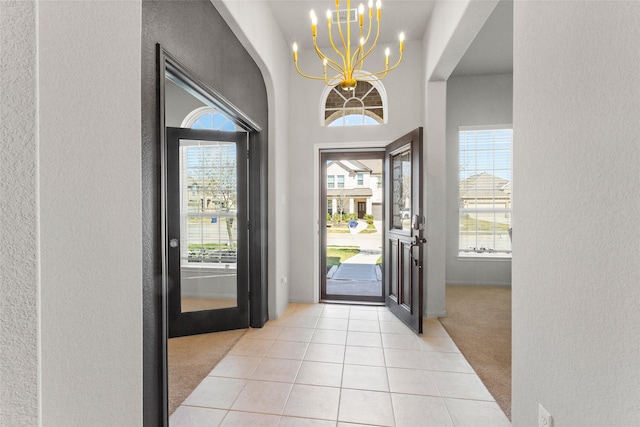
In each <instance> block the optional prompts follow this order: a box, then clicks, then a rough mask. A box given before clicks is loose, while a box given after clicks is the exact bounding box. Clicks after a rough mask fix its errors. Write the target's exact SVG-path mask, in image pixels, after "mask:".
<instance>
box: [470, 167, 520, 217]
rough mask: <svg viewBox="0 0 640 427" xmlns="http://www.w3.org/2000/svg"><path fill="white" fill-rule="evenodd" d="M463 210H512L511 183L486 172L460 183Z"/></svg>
mask: <svg viewBox="0 0 640 427" xmlns="http://www.w3.org/2000/svg"><path fill="white" fill-rule="evenodd" d="M460 207H461V208H472V209H480V208H490V209H496V208H503V209H509V208H511V181H507V180H506V179H503V178H500V177H498V176H493V175H491V174H488V173H486V172H483V173H479V174H477V175H472V176H470V177H468V178H465V179H463V180H461V181H460Z"/></svg>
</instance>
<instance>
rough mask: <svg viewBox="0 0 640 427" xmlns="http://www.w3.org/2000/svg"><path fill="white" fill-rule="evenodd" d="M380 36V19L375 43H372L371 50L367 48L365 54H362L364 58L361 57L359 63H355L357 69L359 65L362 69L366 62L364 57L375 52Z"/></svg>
mask: <svg viewBox="0 0 640 427" xmlns="http://www.w3.org/2000/svg"><path fill="white" fill-rule="evenodd" d="M379 38H380V21H378V29H377V31H376V38H375V40H374V41H373V44H372V45H371V47H370V48H369V50H367V52H366V53H365V54H364V56H362V58H360V60H359V61H358V63H356V64H354V66H353V68H354V69H356V68H358V67H360V70H362V66H363V64H364V59H365V58H366V57H367V56H369V54H370V53H371V52H373V48H374V47H376V44H378V39H379Z"/></svg>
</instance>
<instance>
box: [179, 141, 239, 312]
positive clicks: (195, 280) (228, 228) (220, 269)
mask: <svg viewBox="0 0 640 427" xmlns="http://www.w3.org/2000/svg"><path fill="white" fill-rule="evenodd" d="M236 158H237V156H236V144H235V143H234V142H212V141H198V140H189V139H181V140H180V239H181V242H180V271H181V288H180V289H181V311H182V312H183V313H184V312H190V311H201V310H211V309H219V308H229V307H236V306H237V297H238V295H237V280H238V274H237V271H238V270H237V249H238V233H237V200H238V188H237V187H238V185H237V164H236V163H237V160H236Z"/></svg>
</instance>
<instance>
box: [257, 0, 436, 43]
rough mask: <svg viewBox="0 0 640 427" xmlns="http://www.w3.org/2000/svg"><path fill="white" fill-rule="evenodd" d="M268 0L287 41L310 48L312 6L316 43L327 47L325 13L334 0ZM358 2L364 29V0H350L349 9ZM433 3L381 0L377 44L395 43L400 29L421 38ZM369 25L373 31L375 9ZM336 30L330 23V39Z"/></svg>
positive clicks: (409, 36)
mask: <svg viewBox="0 0 640 427" xmlns="http://www.w3.org/2000/svg"><path fill="white" fill-rule="evenodd" d="M268 2H269V4H270V5H271V9H272V10H273V14H274V15H275V17H276V20H277V21H278V24H279V25H280V28H282V32H283V33H284V37H285V39H286V40H287V42H288V43H289V44H293V42H297V43H298V46H300V48H301V49H311V48H313V43H312V38H311V19H310V18H309V11H310V10H311V9H313V10H314V11H315V12H316V15H317V16H318V45H319V46H321V47H327V46H329V42H328V39H327V37H326V34H327V20H326V12H327V9H331V10H334V9H335V1H334V0H296V1H292V0H268ZM360 3H363V4H364V6H365V17H366V20H365V21H366V22H365V31H366V29H367V28H368V12H367V9H368V7H367V4H368V0H353V1H352V2H351V9H356V8H357V7H358V5H359V4H360ZM434 3H435V0H420V1H418V0H409V1H407V0H382V9H381V14H382V19H381V25H380V39H379V41H378V43H381V44H382V43H395V42H397V40H398V35H399V34H400V32H402V31H404V33H405V39H406V40H422V36H423V34H424V28H425V25H426V23H427V21H428V20H429V15H430V14H431V10H432V9H433V5H434ZM346 4H347V0H341V1H340V9H341V10H342V9H346ZM374 9H375V6H374ZM351 25H352V27H351V28H352V30H353V29H354V28H355V29H357V27H358V24H357V22H354V23H352V24H351ZM373 25H374V30H375V27H376V16H375V10H374V13H373ZM343 28H344V26H343ZM336 30H337V27H336V26H335V24H334V34H336V35H334V40H335V37H336V36H337V32H336ZM372 37H373V36H372Z"/></svg>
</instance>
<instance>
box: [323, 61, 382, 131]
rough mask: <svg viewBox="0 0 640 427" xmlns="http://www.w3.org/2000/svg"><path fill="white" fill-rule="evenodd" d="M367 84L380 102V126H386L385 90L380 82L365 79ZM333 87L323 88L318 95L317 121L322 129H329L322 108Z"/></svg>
mask: <svg viewBox="0 0 640 427" xmlns="http://www.w3.org/2000/svg"><path fill="white" fill-rule="evenodd" d="M362 73H363V74H366V73H367V72H366V71H362ZM367 83H369V84H371V86H373V87H374V88H376V90H377V91H378V93H379V94H380V99H381V100H382V123H381V124H386V123H388V122H389V111H388V107H387V105H388V104H389V103H388V102H387V90H386V89H385V88H384V85H383V84H382V83H380V81H378V80H369V79H367ZM334 87H335V86H325V88H324V89H323V90H322V95H320V108H318V113H319V114H318V120H319V122H320V126H322V127H330V126H327V125H326V124H325V119H324V112H325V108H324V107H325V106H326V103H327V98H328V97H329V94H330V93H331V91H332V90H333V88H334ZM337 127H338V128H340V127H342V126H337Z"/></svg>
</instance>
